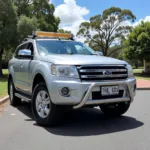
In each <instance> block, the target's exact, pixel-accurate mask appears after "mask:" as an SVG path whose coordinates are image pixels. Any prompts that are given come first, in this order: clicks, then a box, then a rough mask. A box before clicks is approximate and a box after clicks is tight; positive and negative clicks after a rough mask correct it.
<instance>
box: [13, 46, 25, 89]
mask: <svg viewBox="0 0 150 150" xmlns="http://www.w3.org/2000/svg"><path fill="white" fill-rule="evenodd" d="M26 47H27V44H22V45H20V46H19V47H18V48H17V50H16V53H15V56H14V63H13V69H14V80H15V81H14V82H15V85H16V88H17V89H18V90H19V89H21V87H22V76H21V58H20V56H19V54H20V52H21V50H22V49H25V48H26Z"/></svg>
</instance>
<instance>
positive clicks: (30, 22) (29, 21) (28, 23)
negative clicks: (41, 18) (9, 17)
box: [18, 15, 37, 43]
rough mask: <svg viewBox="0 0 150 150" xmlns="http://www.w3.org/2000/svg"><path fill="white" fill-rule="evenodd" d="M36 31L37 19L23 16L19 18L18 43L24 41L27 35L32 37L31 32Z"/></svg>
mask: <svg viewBox="0 0 150 150" xmlns="http://www.w3.org/2000/svg"><path fill="white" fill-rule="evenodd" d="M36 30H37V19H36V18H35V17H33V18H29V17H26V16H24V15H22V16H20V18H19V21H18V42H19V43H20V42H21V41H23V40H24V38H26V37H27V36H28V35H32V32H33V31H36Z"/></svg>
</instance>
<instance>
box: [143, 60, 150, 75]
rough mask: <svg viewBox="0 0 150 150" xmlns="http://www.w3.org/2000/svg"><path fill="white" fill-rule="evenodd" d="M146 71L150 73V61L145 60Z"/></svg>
mask: <svg viewBox="0 0 150 150" xmlns="http://www.w3.org/2000/svg"><path fill="white" fill-rule="evenodd" d="M144 72H145V73H150V61H146V60H144Z"/></svg>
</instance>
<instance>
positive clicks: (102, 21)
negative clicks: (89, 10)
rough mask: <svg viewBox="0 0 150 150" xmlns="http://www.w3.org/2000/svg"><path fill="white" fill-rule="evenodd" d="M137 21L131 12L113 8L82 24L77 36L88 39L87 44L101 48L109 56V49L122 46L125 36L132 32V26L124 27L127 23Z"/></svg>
mask: <svg viewBox="0 0 150 150" xmlns="http://www.w3.org/2000/svg"><path fill="white" fill-rule="evenodd" d="M135 19H136V18H135V16H134V15H133V14H132V12H131V11H130V10H127V9H121V8H118V7H111V8H109V9H106V10H104V11H103V14H102V15H100V14H99V15H96V16H93V17H91V18H90V21H89V22H83V23H81V25H80V29H79V31H78V33H77V36H84V37H86V43H89V44H90V45H94V46H95V47H99V49H101V50H102V52H103V53H104V55H105V56H109V55H111V54H112V52H111V51H110V52H109V48H110V47H111V46H112V45H113V46H115V45H116V44H119V45H120V44H121V42H122V40H123V39H124V37H125V35H126V34H127V33H129V32H130V31H131V30H132V28H131V27H130V26H127V25H125V26H124V23H125V21H134V20H135ZM92 43H93V44H92ZM117 50H118V48H117V49H116V50H114V52H113V53H115V51H117Z"/></svg>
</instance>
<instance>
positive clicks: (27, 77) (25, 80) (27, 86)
mask: <svg viewBox="0 0 150 150" xmlns="http://www.w3.org/2000/svg"><path fill="white" fill-rule="evenodd" d="M33 53H34V47H33V44H32V43H31V42H29V43H27V48H26V50H25V54H24V55H25V57H23V58H22V59H20V66H21V68H20V69H21V70H20V71H21V84H22V85H21V90H23V92H25V93H26V94H30V92H31V89H32V87H31V63H32V59H31V57H26V56H27V55H28V56H33Z"/></svg>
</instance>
